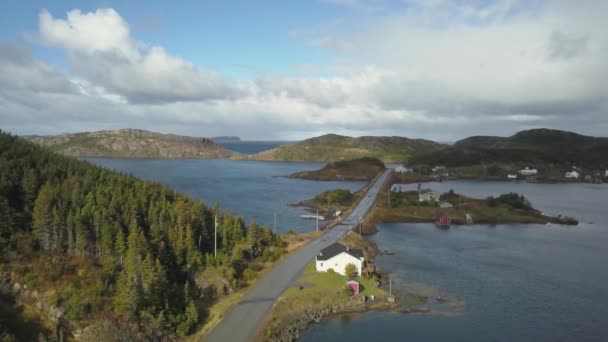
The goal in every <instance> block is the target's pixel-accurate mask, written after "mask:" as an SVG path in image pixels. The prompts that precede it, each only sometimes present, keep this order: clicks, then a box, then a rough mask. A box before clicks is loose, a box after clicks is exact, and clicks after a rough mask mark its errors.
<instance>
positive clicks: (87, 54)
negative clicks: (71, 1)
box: [39, 9, 240, 103]
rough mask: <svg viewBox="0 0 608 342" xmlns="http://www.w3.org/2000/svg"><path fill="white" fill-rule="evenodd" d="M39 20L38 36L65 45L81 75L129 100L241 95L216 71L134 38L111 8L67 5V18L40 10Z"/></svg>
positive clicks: (156, 101)
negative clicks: (92, 9) (85, 10)
mask: <svg viewBox="0 0 608 342" xmlns="http://www.w3.org/2000/svg"><path fill="white" fill-rule="evenodd" d="M39 21H40V37H41V38H42V40H43V41H44V42H45V43H46V44H48V45H51V46H57V47H61V48H64V49H65V50H66V51H67V52H68V54H69V57H70V61H71V63H72V65H73V67H74V69H75V71H76V72H77V73H78V74H79V75H80V76H81V77H84V78H86V79H87V80H89V81H90V82H92V83H95V84H98V85H100V86H103V87H104V88H105V89H106V90H107V91H109V92H114V93H116V94H118V95H121V96H124V97H125V98H127V99H128V100H129V101H132V102H143V103H148V102H152V103H164V102H172V101H205V100H215V99H223V98H233V97H236V96H238V95H239V94H240V90H239V89H238V87H237V86H236V85H234V84H231V83H230V82H229V81H227V80H224V79H223V78H222V77H221V76H220V75H218V74H217V73H215V72H212V71H209V70H205V69H202V68H200V67H197V66H195V65H194V64H192V63H190V62H188V61H186V60H184V59H182V58H179V57H176V56H171V55H169V54H168V53H167V52H166V51H165V50H164V49H163V48H162V47H159V46H152V47H146V45H145V44H143V43H141V42H137V41H136V40H135V39H134V38H133V37H132V36H131V33H130V29H129V25H128V24H127V23H126V22H125V21H124V19H123V18H122V17H121V16H120V15H119V14H118V13H117V12H116V11H114V10H113V9H98V10H97V11H95V12H90V13H82V12H80V11H79V10H72V11H70V12H68V14H67V18H66V19H55V18H53V16H52V15H51V14H50V13H49V12H47V11H42V12H41V13H40V16H39Z"/></svg>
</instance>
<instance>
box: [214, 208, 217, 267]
mask: <svg viewBox="0 0 608 342" xmlns="http://www.w3.org/2000/svg"><path fill="white" fill-rule="evenodd" d="M214 221H215V234H214V236H215V238H214V240H215V242H214V244H213V257H214V258H217V215H215V218H214Z"/></svg>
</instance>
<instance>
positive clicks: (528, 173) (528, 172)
mask: <svg viewBox="0 0 608 342" xmlns="http://www.w3.org/2000/svg"><path fill="white" fill-rule="evenodd" d="M518 172H519V174H520V175H522V176H536V175H537V174H538V170H537V169H531V168H529V167H527V166H526V167H525V168H523V169H521V170H519V171H518Z"/></svg>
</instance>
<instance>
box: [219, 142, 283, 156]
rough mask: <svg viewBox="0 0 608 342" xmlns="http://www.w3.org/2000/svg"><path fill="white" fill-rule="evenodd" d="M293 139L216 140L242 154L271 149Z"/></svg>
mask: <svg viewBox="0 0 608 342" xmlns="http://www.w3.org/2000/svg"><path fill="white" fill-rule="evenodd" d="M290 143H293V141H276V140H273V141H225V142H218V144H219V145H222V146H224V147H225V148H227V149H229V150H231V151H234V152H239V153H244V154H255V153H258V152H262V151H267V150H272V149H273V148H275V147H278V146H280V145H283V144H290Z"/></svg>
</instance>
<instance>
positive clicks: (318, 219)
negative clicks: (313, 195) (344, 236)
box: [317, 210, 319, 232]
mask: <svg viewBox="0 0 608 342" xmlns="http://www.w3.org/2000/svg"><path fill="white" fill-rule="evenodd" d="M318 231H319V211H318V210H317V232H318Z"/></svg>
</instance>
